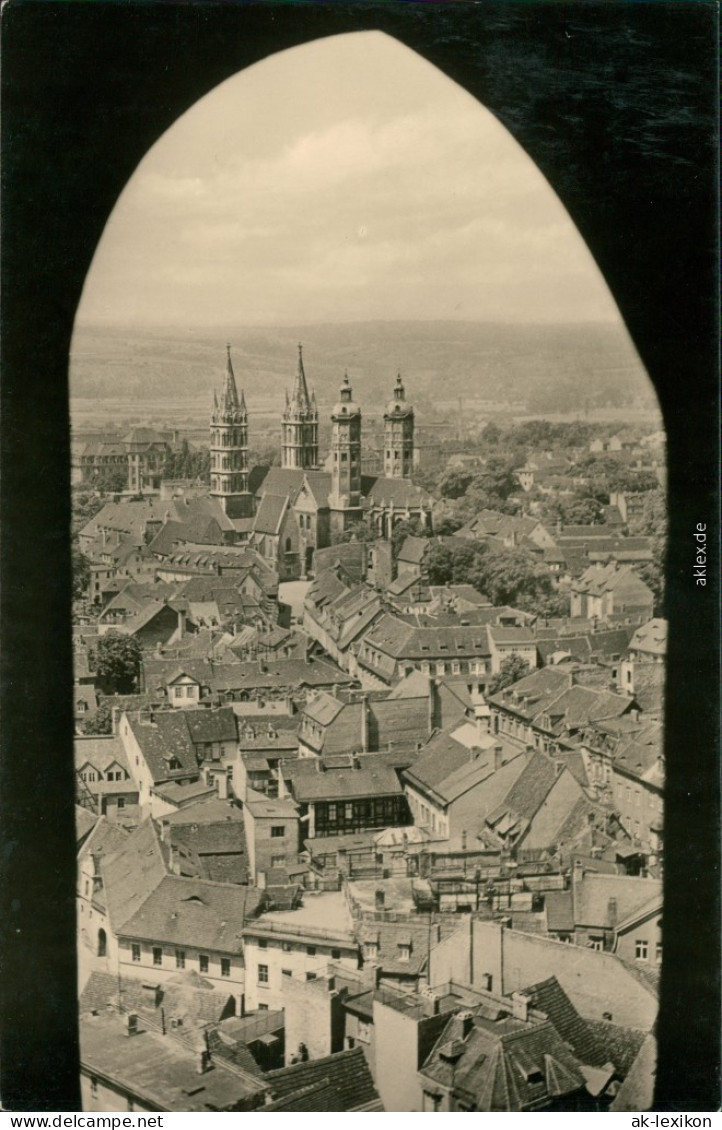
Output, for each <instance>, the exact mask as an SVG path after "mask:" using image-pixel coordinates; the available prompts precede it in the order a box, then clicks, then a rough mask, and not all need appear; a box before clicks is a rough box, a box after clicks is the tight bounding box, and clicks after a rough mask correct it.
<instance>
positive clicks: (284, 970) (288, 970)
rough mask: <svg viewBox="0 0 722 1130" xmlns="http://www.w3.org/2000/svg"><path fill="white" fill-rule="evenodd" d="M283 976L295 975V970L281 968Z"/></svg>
mask: <svg viewBox="0 0 722 1130" xmlns="http://www.w3.org/2000/svg"><path fill="white" fill-rule="evenodd" d="M281 976H282V977H293V970H292V969H282V970H281Z"/></svg>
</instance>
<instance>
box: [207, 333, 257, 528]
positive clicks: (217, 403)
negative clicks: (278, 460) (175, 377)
mask: <svg viewBox="0 0 722 1130" xmlns="http://www.w3.org/2000/svg"><path fill="white" fill-rule="evenodd" d="M226 349H227V351H228V359H227V362H226V376H225V380H224V382H223V389H222V391H221V395H220V397H218V396H216V394H215V393H214V394H213V413H212V415H211V451H210V454H211V491H210V493H211V496H212V497H213V498H217V499H218V500H219V501H220V503H221V505H222V507H223V509H224V510H225V512H226V514H227V515H228V517H229V518H247V517H250V516H251V514H252V513H253V508H252V499H251V495H250V493H249V490H248V412H247V411H246V402H245V400H244V398H243V390H241V395H240V397H239V395H238V390H237V388H236V378H235V376H234V375H233V365H232V363H231V347H230V345H228V346H226Z"/></svg>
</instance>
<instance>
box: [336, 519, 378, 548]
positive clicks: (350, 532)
mask: <svg viewBox="0 0 722 1130" xmlns="http://www.w3.org/2000/svg"><path fill="white" fill-rule="evenodd" d="M375 540H376V534H375V533H374V531H373V530H372V529H371V527H370V526H369V524H368V522H366V521H363V522H353V523H352V524H351V525H350V526H348V527H347V528H346V529H345V530H339V531H338V532H337V533H335V534H334V535H333V536H332V538H331V544H332V545H343V544H344V543H345V542H349V541H375Z"/></svg>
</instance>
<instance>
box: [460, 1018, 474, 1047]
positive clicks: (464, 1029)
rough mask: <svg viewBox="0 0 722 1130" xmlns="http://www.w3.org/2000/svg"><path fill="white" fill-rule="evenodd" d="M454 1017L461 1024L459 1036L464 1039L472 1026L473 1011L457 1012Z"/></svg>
mask: <svg viewBox="0 0 722 1130" xmlns="http://www.w3.org/2000/svg"><path fill="white" fill-rule="evenodd" d="M456 1019H457V1020H458V1021H459V1023H460V1024H461V1038H462V1040H465V1039H466V1037H467V1036H468V1035H469V1032H470V1031H471V1029H472V1028H473V1027H474V1013H473V1012H459V1013H457V1016H456Z"/></svg>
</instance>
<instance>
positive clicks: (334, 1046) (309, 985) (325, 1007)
mask: <svg viewBox="0 0 722 1130" xmlns="http://www.w3.org/2000/svg"><path fill="white" fill-rule="evenodd" d="M281 1000H282V1001H283V1012H284V1021H285V1028H286V1063H287V1064H288V1063H290V1060H291V1057H292V1056H293V1055H295V1054H296V1053H297V1051H298V1047H299V1044H305V1045H306V1047H307V1048H308V1055H309V1059H321V1058H322V1057H323V1056H325V1055H331V1053H332V1052H336V1051H340V1050H341V1046H342V1038H339V1028H340V1021H342V1016H341V1013H342V1006H341V998H340V996H339V994H338V993H336V992H334V991H333V990H332V989H330V988H329V981H328V980H327V979H326V978H325V977H319V978H317V980H315V981H301V980H299V979H298V978H296V977H284V978H283V984H282V986H281Z"/></svg>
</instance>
